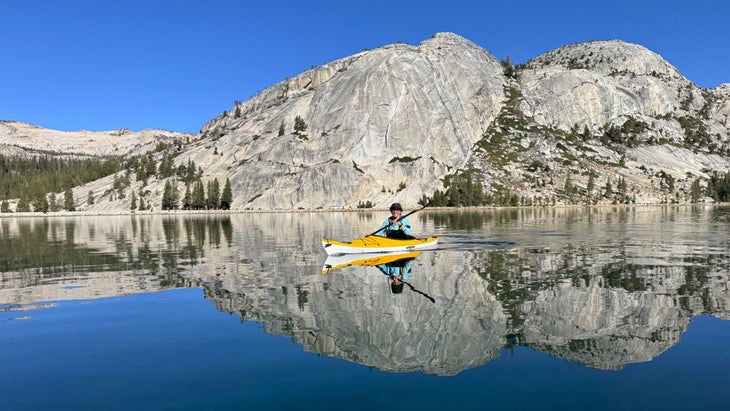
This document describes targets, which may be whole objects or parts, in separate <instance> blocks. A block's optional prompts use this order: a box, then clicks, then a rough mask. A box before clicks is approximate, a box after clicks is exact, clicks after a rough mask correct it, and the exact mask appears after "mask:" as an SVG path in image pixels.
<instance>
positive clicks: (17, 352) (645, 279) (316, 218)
mask: <svg viewBox="0 0 730 411" xmlns="http://www.w3.org/2000/svg"><path fill="white" fill-rule="evenodd" d="M406 212H408V210H406ZM387 216H388V213H387V211H386V212H384V211H359V212H290V213H287V212H282V213H258V214H256V213H250V214H248V213H245V214H230V215H225V214H215V215H207V216H206V215H201V214H195V215H172V216H163V215H138V216H87V217H81V216H79V217H76V216H73V217H51V216H49V217H46V218H43V217H36V218H15V217H9V216H7V215H4V216H2V217H0V242H1V244H0V378H1V380H0V399H1V400H0V401H1V403H0V404H1V405H0V408H2V409H3V410H99V409H104V410H117V409H118V410H130V409H134V410H241V409H251V410H282V409H296V410H306V409H316V410H334V409H338V410H339V409H354V410H360V409H362V410H374V409H399V410H406V409H408V410H443V409H460V410H484V409H510V410H524V409H562V410H565V409H570V410H573V409H581V410H582V409H592V410H627V409H636V410H718V409H725V408H726V407H727V404H728V402H730V390H728V384H730V372H728V367H729V366H730V322H728V321H727V319H728V318H730V291H729V289H728V286H729V285H730V275H729V273H728V267H730V207H724V206H664V207H634V208H622V207H616V208H612V207H605V208H542V209H498V210H491V209H478V210H429V209H426V210H423V211H420V212H418V213H416V214H413V215H411V216H410V217H409V219H410V221H411V224H412V226H413V230H414V234H416V235H423V236H427V235H437V236H439V246H438V248H437V249H436V250H432V251H423V252H420V253H412V254H408V255H406V256H405V257H407V258H398V257H396V258H393V259H392V261H385V260H379V261H375V262H373V261H347V260H342V259H339V260H333V259H329V260H328V259H327V255H326V254H325V252H324V251H323V249H322V245H321V241H320V240H321V238H323V237H327V238H332V239H338V240H349V239H352V238H356V237H360V236H362V235H364V234H367V233H370V232H372V231H374V230H375V229H377V228H378V227H379V226H380V223H381V222H382V221H383V219H384V218H386V217H387ZM374 263H378V264H377V265H374ZM391 270H396V271H401V270H404V271H405V272H406V277H405V280H406V281H405V283H404V284H402V285H401V286H400V288H398V287H395V286H394V284H393V283H392V280H391V279H390V277H389V276H388V275H386V274H388V273H391V272H392V271H391Z"/></svg>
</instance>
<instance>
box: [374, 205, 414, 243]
mask: <svg viewBox="0 0 730 411" xmlns="http://www.w3.org/2000/svg"><path fill="white" fill-rule="evenodd" d="M401 214H403V207H401V205H400V203H393V204H391V205H390V217H388V218H387V219H386V220H385V221H383V224H381V225H380V228H381V229H382V231H380V233H378V234H379V235H380V236H385V237H388V238H403V239H407V238H413V237H412V236H411V223H410V222H409V221H408V218H407V217H403V218H401Z"/></svg>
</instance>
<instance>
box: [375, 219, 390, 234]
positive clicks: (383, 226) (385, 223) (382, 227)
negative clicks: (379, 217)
mask: <svg viewBox="0 0 730 411" xmlns="http://www.w3.org/2000/svg"><path fill="white" fill-rule="evenodd" d="M389 225H390V220H389V219H387V218H386V219H385V221H383V224H381V225H380V231H378V235H379V236H381V237H385V236H386V233H385V232H386V231H388V228H389V227H388V226H389Z"/></svg>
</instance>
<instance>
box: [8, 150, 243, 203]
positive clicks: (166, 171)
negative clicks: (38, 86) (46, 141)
mask: <svg viewBox="0 0 730 411" xmlns="http://www.w3.org/2000/svg"><path fill="white" fill-rule="evenodd" d="M168 148H170V146H169V145H164V144H163V145H158V147H157V149H156V150H154V151H151V152H148V153H144V154H138V155H135V156H132V157H129V158H127V159H126V160H122V159H121V158H84V159H79V158H61V157H54V156H49V155H46V156H35V157H15V156H3V155H0V212H3V213H8V212H11V210H10V205H9V202H8V200H9V199H14V198H17V199H18V202H17V204H16V207H15V211H16V212H31V211H33V212H42V213H46V212H49V211H60V210H61V209H64V210H68V211H74V210H76V200H75V199H74V197H73V192H72V188H73V187H76V186H80V185H83V184H86V183H89V182H91V181H94V180H97V179H100V178H103V177H107V176H110V175H113V174H115V177H114V184H113V185H112V187H111V188H110V189H108V190H107V191H105V192H104V193H103V194H102V196H109V198H110V199H112V200H115V199H123V198H125V197H126V196H127V195H128V194H129V190H128V188H129V186H130V184H131V181H132V177H134V179H136V181H141V182H142V188H141V189H140V190H139V191H138V192H134V191H132V192H131V195H130V203H131V205H130V209H132V210H148V209H151V208H152V204H150V200H149V199H148V198H147V195H148V194H149V193H150V191H149V190H144V187H146V186H147V182H148V180H149V179H150V178H154V179H157V180H163V179H166V180H167V181H166V182H165V192H164V194H163V199H162V204H161V208H162V209H163V210H176V209H183V210H215V209H221V210H228V209H230V207H231V203H232V202H233V193H232V190H231V184H230V181H229V180H228V179H226V181H225V184H224V187H223V189H222V190H221V188H220V183H219V181H218V179H217V178H216V179H213V180H212V181H209V182H208V183H207V187H205V186H204V185H203V182H202V180H201V178H202V175H203V169H202V168H201V167H199V166H197V165H196V164H195V162H193V161H192V160H190V159H188V161H187V163H181V164H180V165H178V166H177V167H176V166H175V162H174V157H175V156H174V155H173V154H171V153H170V152H169V151H170V150H167V149H168ZM160 151H162V152H163V153H162V155H161V157H160V154H159V152H160ZM158 162H159V165H158ZM178 182H181V183H182V184H184V185H185V194H184V196H183V197H182V198H180V195H179V193H178ZM48 193H50V194H48ZM56 193H59V194H58V195H57V194H56ZM86 201H87V203H88V204H94V203H95V201H96V195H95V194H94V193H93V191H89V193H88V198H87V200H86Z"/></svg>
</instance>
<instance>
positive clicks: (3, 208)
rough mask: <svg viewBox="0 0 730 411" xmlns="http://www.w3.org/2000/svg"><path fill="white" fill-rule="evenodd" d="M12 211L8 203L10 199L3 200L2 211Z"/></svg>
mask: <svg viewBox="0 0 730 411" xmlns="http://www.w3.org/2000/svg"><path fill="white" fill-rule="evenodd" d="M9 212H10V204H9V203H8V200H3V202H2V204H0V213H9Z"/></svg>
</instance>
